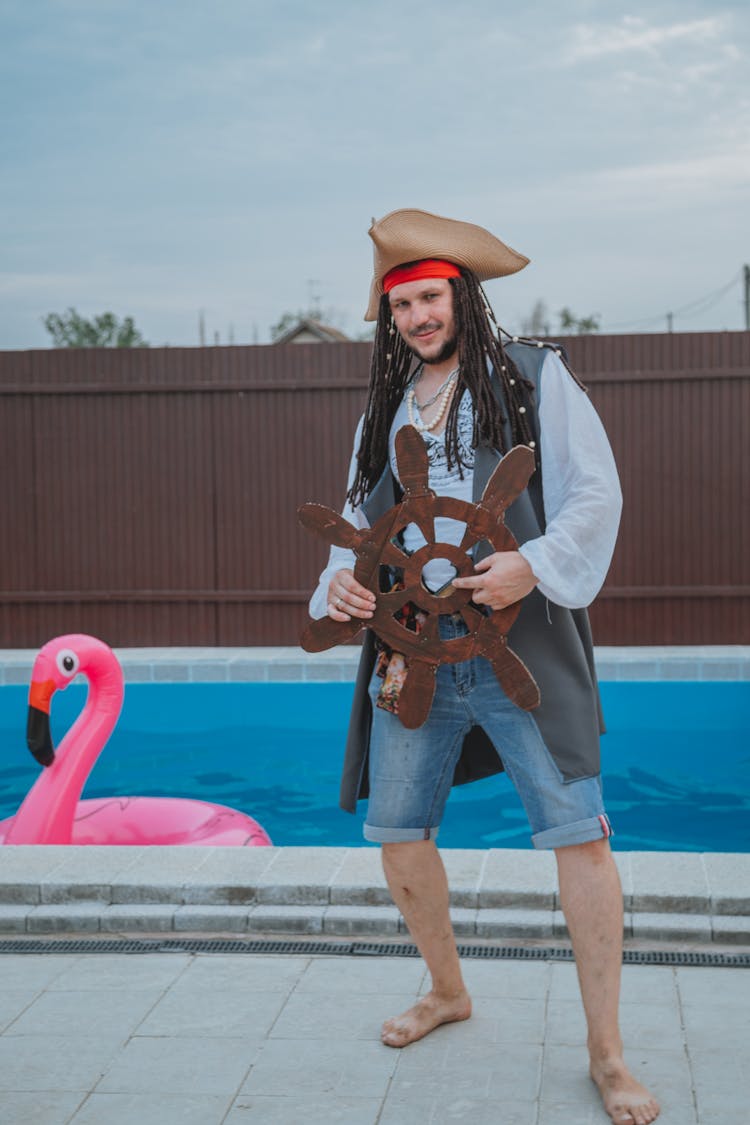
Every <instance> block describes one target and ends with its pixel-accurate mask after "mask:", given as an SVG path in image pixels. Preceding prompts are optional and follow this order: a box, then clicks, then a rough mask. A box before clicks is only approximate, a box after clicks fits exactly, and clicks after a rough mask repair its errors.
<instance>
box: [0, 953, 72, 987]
mask: <svg viewBox="0 0 750 1125" xmlns="http://www.w3.org/2000/svg"><path fill="white" fill-rule="evenodd" d="M75 960H76V958H75V957H74V958H71V957H70V956H66V955H64V954H57V953H4V954H3V955H2V958H0V993H3V992H6V991H8V990H9V989H10V990H15V989H17V988H23V989H31V990H33V991H35V992H36V991H38V990H39V989H43V988H49V987H51V985H52V982H53V981H54V980H55V978H56V977H59V976H60V975H61V974H63V973H65V972H68V971H69V970H70V967H71V965H72V964H73V963H74V962H75Z"/></svg>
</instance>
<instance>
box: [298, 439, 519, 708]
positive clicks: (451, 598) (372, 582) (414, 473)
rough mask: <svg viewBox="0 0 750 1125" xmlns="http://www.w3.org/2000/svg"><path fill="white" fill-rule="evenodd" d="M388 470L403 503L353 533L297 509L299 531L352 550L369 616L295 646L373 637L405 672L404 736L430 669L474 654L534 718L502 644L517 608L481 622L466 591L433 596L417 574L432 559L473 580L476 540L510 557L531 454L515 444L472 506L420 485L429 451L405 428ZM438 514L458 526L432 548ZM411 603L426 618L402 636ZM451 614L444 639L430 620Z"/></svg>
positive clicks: (327, 621) (431, 685)
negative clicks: (408, 531) (394, 472)
mask: <svg viewBox="0 0 750 1125" xmlns="http://www.w3.org/2000/svg"><path fill="white" fill-rule="evenodd" d="M396 463H397V465H398V475H399V478H400V480H401V485H402V488H403V491H404V494H403V498H402V500H401V503H400V504H396V505H394V507H392V508H391V509H390V510H389V511H388V512H386V513H385V515H383V516H381V517H380V519H379V520H378V521H377V522H376V523H375V524H374V525H373V526H372V527H371V528H365V529H364V530H358V529H357V528H355V527H353V526H352V524H350V523H349V522H348V521H347V520H345V519H344V518H343V517H342V516H340V515H339V514H338V512H335V511H333V509H331V508H328V507H326V506H324V505H323V504H303V505H302V507H301V508H300V509H299V510H298V515H299V519H300V522H301V523H302V525H303V526H304V527H306V528H307V529H308V530H310V531H313V532H315V533H316V534H317V535H320V536H321V537H322V538H323V539H325V540H326V542H327V543H329V544H336V545H337V546H339V547H348V548H350V549H351V550H352V551H353V552H354V554H355V555H356V563H355V566H354V577H355V578H356V580H357V582H359V583H361V585H362V586H365V587H366V588H367V589H368V590H371V591H372V592H373V593H374V594H375V609H374V613H373V616H372V617H371V618H368V619H367V620H362V619H360V618H354V617H353V618H351V620H349V621H334V620H333V619H332V618H330V617H323V618H321V619H320V620H318V621H313V622H312V623H311V624H310V625H308V626H307V628H306V629H305V631H304V633H303V634H302V637H301V644H302V647H303V648H304V649H305V650H306V651H307V652H322V651H323V650H324V649H328V648H332V647H333V646H334V645H337V644H346V643H347V642H348V641H350V640H351V639H352V638H353V637H354V636H356V634H357V633H358V632H359V631H360V629H363V628H368V629H372V630H373V632H374V633H375V634H376V635H377V636H378V637H379V638H380V640H381V641H383V642H384V644H385V645H387V646H388V647H389V648H390V649H392V650H393V651H394V652H399V653H403V655H404V658H405V662H406V668H407V672H406V678H405V682H404V686H403V689H402V691H401V695H400V697H399V701H398V717H399V719H400V720H401V722H402V723H403V724H404V726H405V727H408V728H411V729H413V728H415V727H419V726H421V725H422V723H423V722H424V721H425V719H426V718H427V716H428V715H429V713H430V708H431V706H432V699H433V695H434V693H435V674H436V672H437V668H438V666H439V665H440V664H455V663H457V662H458V661H460V660H470V659H471V658H472V657H474V656H485V657H486V658H487V659H488V660H489V661H490V663H491V664H492V667H493V669H494V672H495V675H496V676H497V678H498V681H499V683H500V685H501V687H502V689H503V691H504V692H505V694H506V695H507V696H508V698H509V699H511V700H512V701H513V702H514V703H515V704H517V706H519V707H521V708H523V709H524V710H526V711H530V710H532V708H534V707H536V706H538V704H539V688H538V687H537V685H536V682H535V680H534V678H533V677H532V675H531V673H530V672H529V670H528V668H527V667H526V665H525V664H524V663H523V661H522V660H521V659H520V658H519V657H518V656H517V655H516V654H515V653H514V652H513V650H512V649H511V648H510V647H509V646H508V640H507V637H508V633H509V631H510V628H511V626H512V624H513V622H514V621H515V619H516V617H517V616H518V614H519V612H520V609H521V602H520V601H519V602H514V603H513V605H509V606H507V607H506V608H505V609H502V610H497V611H493V612H492V613H491V614H489V615H485V614H484V613H483V612H482V611H481V609H479V607H478V606H476V605H474V603H473V602H472V601H471V590H459V589H456V587H455V586H453V585H452V584H450V585H448V586H447V587H445V588H444V589H442V590H440V591H438V592H433V591H431V590H429V589H428V588H427V586H426V585H425V583H424V580H423V577H422V571H423V569H424V567H425V564H426V563H428V562H429V561H430V560H432V559H437V558H440V559H447V560H448V561H449V562H450V563H451V564H452V565H453V567H454V569H455V571H456V576H457V577H458V576H460V577H468V576H470V575H473V574H474V567H473V563H472V558H471V555H470V554H468V553H467V552H468V551H470V549H471V548H472V547H473V546H474V545H475V544H476V543H479V542H481V541H482V540H486V541H487V542H488V543H490V544H491V546H492V547H493V548H494V550H495V551H513V550H516V548H517V546H518V544H517V543H516V540H515V539H514V537H513V535H512V534H511V532H510V531H509V530H508V528H507V527H506V526H505V522H504V515H505V510H506V509H507V508H508V507H509V505H510V504H512V502H513V501H514V500H515V499H516V497H517V496H518V495H519V494H520V493H521V492H522V491H523V489H524V488H525V487H526V485H527V484H528V481H529V477H530V476H531V474H532V472H533V471H534V454H533V453H532V451H531V449H530V448H529V447H528V446H525V445H516V446H514V447H513V449H511V450H510V451H509V452H508V453H507V454H506V455H505V456H504V457H503V458H502V460H501V461H500V463H499V464H498V466H497V468H496V469H495V471H494V472H493V474H492V476H491V477H490V479H489V481H488V482H487V486H486V488H485V490H484V492H483V494H482V498H481V500H480V501H479V502H478V503H476V504H472V503H470V502H469V501H466V500H459V499H456V498H454V497H450V496H436V495H435V493H434V492H433V491H432V489H431V488H430V487H429V485H428V472H429V467H428V460H427V447H426V446H425V443H424V441H423V440H422V438H421V436H420V435H419V433H418V432H417V430H416V429H415V428H414V427H413V426H403V427H402V428H401V429H400V430H399V431H398V433H397V434H396ZM441 516H442V517H448V518H450V519H452V520H457V521H459V522H461V523H463V524H465V525H466V530H465V532H464V536H463V538H462V540H461V542H460V543H459V545H458V546H453V545H452V544H450V543H439V542H436V541H435V519H436V518H439V517H441ZM411 523H413V524H416V525H417V527H418V528H419V530H420V531H421V532H422V535H423V536H424V538H425V539H426V541H427V542H426V545H425V546H424V547H422V548H420V549H419V550H418V551H415V552H414V554H411V555H409V554H407V553H406V552H405V551H404V550H403V549H402V548H401V547H400V546H399V540H398V537H399V534H400V532H402V531H403V529H404V528H405V527H406V526H407V525H408V524H411ZM381 566H385V567H394V568H396V569H397V570H398V571H400V572H402V573H403V588H399V589H395V590H392V591H390V592H389V593H384V592H383V591H382V590H381V589H380V568H381ZM409 602H410V603H411V604H412V605H413V606H414V607H415V608H416V609H417V610H420V611H421V612H422V614H424V615H425V617H424V621H423V622H422V625H421V628H420V631H419V632H414V631H413V630H411V629H407V628H406V626H405V625H404V624H402V622H401V620H399V618H402V617H403V616H404V615H403V614H402V613H401V611H402V609H403V607H404V606H405V605H406V603H409ZM454 613H458V614H460V615H461V617H462V618H463V620H464V622H465V623H466V627H467V629H468V633H467V634H466V635H465V636H462V637H454V638H451V639H449V640H443V639H441V637H440V636H439V631H438V618H439V616H440V615H441V614H454Z"/></svg>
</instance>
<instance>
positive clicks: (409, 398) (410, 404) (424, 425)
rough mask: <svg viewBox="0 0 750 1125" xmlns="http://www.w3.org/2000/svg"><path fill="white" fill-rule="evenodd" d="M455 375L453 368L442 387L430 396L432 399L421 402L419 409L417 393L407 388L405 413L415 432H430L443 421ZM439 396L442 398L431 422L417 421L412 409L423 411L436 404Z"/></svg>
mask: <svg viewBox="0 0 750 1125" xmlns="http://www.w3.org/2000/svg"><path fill="white" fill-rule="evenodd" d="M457 375H458V368H457V367H455V368H454V369H453V371H451V373H450V375H449V376H448V378H447V379H446V380H445V382H444V383H443V385H442V387H440V388H439V389H438V390H437V391H436V392H435V394H434V395H433V396H432V398H429V399H428V400H427V402H423V403H422V406H421V407H420V405H419V403H418V402H417V392H416V390H415V388H414V387H410V388H409V390H408V391H407V393H406V411H407V413H408V415H409V423H410V425H412V426H413V427H414V429H415V430H418V431H419V432H420V433H421V434H423V433H425V432H429V431H430V430H434V429H436V428H437V426H439V424H440V422H441V421H442V419H443V415H444V414H445V412H446V410H447V409H448V402H449V400H450V397H451V393H452V391H453V384H454V383H455V381H456V376H457ZM441 394H442V396H443V397H442V399H441V400H440V409H439V410H438V412H437V414H436V415H435V417H434V418H433V419H432V421H431V422H421V421H417V418H416V416H415V414H414V407H415V406H416V407H417V410H424V409H425V408H426V407H428V406H431V405H432V404H433V402H436V401H437V398H438V396H439V395H441Z"/></svg>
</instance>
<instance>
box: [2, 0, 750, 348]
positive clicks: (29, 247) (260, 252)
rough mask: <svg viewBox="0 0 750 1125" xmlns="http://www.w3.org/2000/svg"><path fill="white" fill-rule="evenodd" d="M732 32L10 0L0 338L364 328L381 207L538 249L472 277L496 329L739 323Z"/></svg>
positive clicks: (699, 15)
mask: <svg viewBox="0 0 750 1125" xmlns="http://www.w3.org/2000/svg"><path fill="white" fill-rule="evenodd" d="M749 45H750V8H748V6H747V4H746V3H722V2H721V0H718V2H713V3H711V2H709V0H681V2H679V3H677V2H674V3H672V2H664V0H652V2H650V3H643V2H640V0H638V2H636V3H633V4H628V5H625V4H616V3H609V2H607V0H596V2H594V0H569V2H567V3H565V4H560V3H557V2H554V0H539V2H534V0H528V2H527V3H524V4H520V3H517V4H513V5H511V4H509V3H507V2H506V0H476V2H471V0H468V2H466V3H463V4H457V3H455V2H454V0H425V2H423V3H420V4H408V3H407V4H404V3H403V0H400V2H396V0H378V2H377V3H364V2H361V0H319V2H318V3H316V4H312V3H309V2H308V3H304V2H300V0H274V2H273V3H268V2H264V3H260V2H257V0H214V2H213V3H207V2H204V3H200V2H192V3H190V2H186V0H181V2H179V3H177V2H175V0H127V3H122V2H118V3H113V2H111V0H34V2H33V3H29V2H28V0H0V50H1V51H2V57H3V58H2V62H3V65H2V68H0V97H1V98H2V105H3V114H2V126H0V129H1V130H2V134H1V136H2V143H1V144H0V247H1V253H0V349H16V348H21V349H25V348H40V347H47V346H49V344H50V338H49V336H48V335H47V333H46V330H45V328H44V326H43V323H42V321H43V318H44V316H45V315H46V314H48V313H50V312H57V313H63V312H64V311H65V310H66V309H68V308H70V307H74V308H75V309H76V310H77V311H78V312H79V313H80V314H81V315H84V316H87V317H88V316H93V315H96V314H98V313H101V312H104V311H106V310H111V311H112V312H114V313H115V314H116V315H117V316H120V317H124V316H132V317H133V318H134V320H135V324H136V327H137V328H138V329H139V330H140V331H141V333H142V334H143V336H144V338H145V339H146V340H147V341H149V342H150V343H151V344H152V345H161V344H170V345H173V346H177V345H183V346H184V345H197V344H198V342H199V322H200V317H201V313H202V314H203V318H204V323H205V329H206V337H207V339H208V341H209V342H213V340H214V339H215V338H218V340H219V342H220V343H222V344H224V343H227V342H231V341H234V342H236V343H238V344H242V343H264V342H267V341H268V340H269V330H270V328H271V326H272V325H273V324H274V323H275V322H276V321H277V320H278V319H279V318H280V317H281V315H282V314H284V313H285V312H296V311H297V310H300V311H306V310H308V309H310V308H314V309H319V310H320V311H321V313H323V314H324V315H325V316H327V317H328V318H329V319H330V320H331V321H332V322H333V323H335V324H337V325H338V326H339V327H340V328H342V329H343V330H344V331H346V332H348V333H349V334H351V335H352V336H354V337H357V336H359V334H360V333H362V332H363V331H364V330H365V329H366V325H365V324H364V322H363V320H362V317H363V314H364V310H365V307H366V303H367V293H368V288H369V281H370V274H371V263H372V248H371V243H370V240H369V238H368V237H367V228H368V227H369V225H370V222H371V219H372V218H373V217H381V216H382V215H384V214H386V213H387V212H389V211H391V210H394V209H396V208H399V207H418V208H422V209H424V210H428V211H433V212H436V213H438V214H441V215H447V216H450V217H453V218H458V219H463V220H466V221H470V222H475V223H479V224H480V225H482V226H485V227H487V228H488V229H489V230H491V231H492V232H493V233H494V234H496V235H497V236H498V237H500V238H502V239H503V240H504V241H506V242H507V243H509V244H510V245H511V246H512V247H514V248H515V249H516V250H519V251H521V252H522V253H524V254H526V255H527V256H528V257H529V258H531V264H530V265H529V266H528V267H526V269H524V270H523V271H522V272H521V273H519V274H516V275H515V276H514V277H511V278H505V279H501V280H497V281H493V282H491V283H490V284H489V286H488V292H489V295H490V298H491V300H492V303H493V306H494V308H495V312H496V314H497V317H498V320H499V321H500V323H501V324H503V325H504V326H505V327H507V328H508V329H509V330H511V331H521V330H522V329H523V328H524V324H525V322H526V321H527V320H528V317H529V315H530V313H531V310H532V308H533V306H534V305H535V303H536V302H537V301H540V300H541V301H543V302H544V304H545V306H546V309H547V320H548V323H549V326H550V330H551V331H552V332H553V333H554V331H555V329H556V328H558V327H559V317H558V313H559V310H560V309H562V308H563V307H567V308H569V309H571V310H572V311H573V313H574V314H575V315H576V316H579V317H583V316H590V315H597V316H598V317H599V318H600V325H601V331H616V332H620V331H623V332H624V331H647V332H661V331H665V330H666V327H667V313H669V312H672V314H673V321H672V323H673V326H674V329H675V331H702V330H713V329H717V330H718V329H741V328H744V326H745V324H744V304H743V287H742V269H743V265H744V263H747V262H750V207H749V206H748V204H749V203H750V85H748V81H747V75H748V71H749V68H748V61H749V60H748V55H749V53H750V52H749Z"/></svg>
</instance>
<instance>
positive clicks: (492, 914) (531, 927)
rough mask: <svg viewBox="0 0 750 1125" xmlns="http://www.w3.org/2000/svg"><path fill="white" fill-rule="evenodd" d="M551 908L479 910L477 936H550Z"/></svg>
mask: <svg viewBox="0 0 750 1125" xmlns="http://www.w3.org/2000/svg"><path fill="white" fill-rule="evenodd" d="M552 918H553V912H552V910H510V909H506V910H479V911H478V912H477V937H486V938H519V937H535V938H544V937H552Z"/></svg>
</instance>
